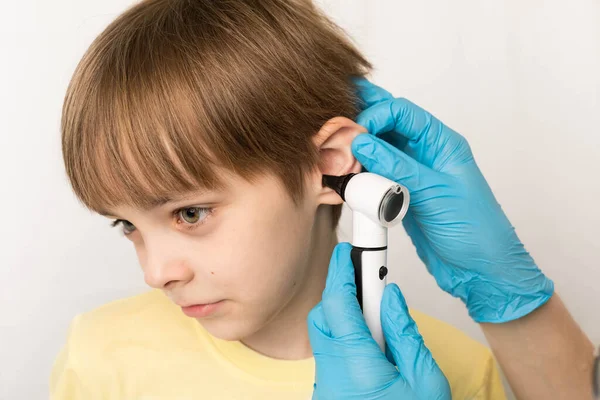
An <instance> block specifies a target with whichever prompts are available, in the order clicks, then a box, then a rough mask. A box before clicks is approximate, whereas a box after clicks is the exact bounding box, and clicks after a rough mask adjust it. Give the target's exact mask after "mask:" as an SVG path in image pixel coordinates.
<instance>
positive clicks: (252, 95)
mask: <svg viewBox="0 0 600 400" xmlns="http://www.w3.org/2000/svg"><path fill="white" fill-rule="evenodd" d="M370 68H371V66H370V64H369V63H368V61H366V60H365V59H364V58H363V56H362V55H361V54H360V53H359V52H358V51H357V50H356V49H355V47H354V46H353V45H352V44H351V43H350V42H349V41H348V39H347V38H346V37H345V35H344V34H343V32H342V31H341V30H340V29H339V28H338V27H337V26H336V25H335V24H333V23H332V22H331V21H330V20H329V19H328V18H327V17H325V16H324V15H323V14H322V13H321V12H320V11H319V10H318V9H317V8H316V7H314V6H313V5H312V3H311V2H309V1H306V0H212V1H211V0H146V1H142V2H140V3H138V4H136V5H134V6H132V7H131V8H130V9H128V10H127V11H125V12H124V13H123V14H121V15H120V16H119V17H118V18H117V19H116V20H115V21H113V22H112V23H111V24H110V25H109V26H108V27H107V28H106V29H105V30H104V31H103V32H102V33H101V34H100V35H99V36H98V37H97V38H96V39H95V41H94V42H93V43H92V45H91V46H90V48H89V49H88V50H87V52H86V54H85V55H84V57H83V59H82V60H81V61H80V63H79V65H78V66H77V68H76V70H75V73H74V76H73V78H72V80H71V83H70V85H69V88H68V91H67V94H66V98H65V102H64V107H63V115H62V127H61V128H62V149H63V156H64V163H65V167H66V171H67V175H68V177H69V180H70V182H71V185H72V187H73V190H74V192H75V194H76V195H77V197H78V198H79V199H80V200H81V201H82V202H83V203H84V205H85V206H87V207H88V208H90V209H91V210H94V211H101V210H103V209H105V208H107V207H112V206H117V205H120V204H128V205H134V206H136V207H140V208H151V207H152V206H154V205H156V204H159V203H160V202H161V201H164V199H165V198H167V197H172V196H174V195H176V194H180V193H184V192H188V191H192V190H198V189H199V188H208V189H214V188H219V187H221V186H222V182H221V181H220V180H219V177H218V176H217V174H216V173H215V171H216V168H217V167H224V168H226V169H228V170H230V171H233V172H234V173H236V174H239V175H240V176H242V177H244V178H246V179H248V180H250V181H251V180H252V177H254V176H256V175H257V174H260V173H261V172H272V173H274V174H276V175H277V176H278V177H279V178H280V179H281V180H282V182H283V183H284V184H285V186H286V188H287V190H288V192H289V193H290V195H291V196H292V198H293V199H294V201H296V202H297V201H298V200H299V199H300V198H301V197H302V195H303V189H304V188H303V182H304V176H305V174H306V173H307V172H308V171H310V170H312V169H313V168H314V167H315V166H316V165H317V163H318V151H317V149H316V148H315V146H314V145H313V143H312V141H311V137H312V136H313V135H314V134H316V133H317V132H318V130H319V128H320V127H321V126H322V125H323V124H324V123H325V122H326V121H327V120H329V119H330V118H332V117H335V116H345V117H348V118H354V117H355V116H356V114H357V111H358V107H359V103H358V101H359V100H358V99H357V96H356V94H355V89H354V86H353V84H352V78H353V77H357V76H363V75H365V74H366V73H368V72H369V70H370ZM340 210H341V206H336V207H334V209H333V213H334V221H335V224H337V221H338V219H339V215H340Z"/></svg>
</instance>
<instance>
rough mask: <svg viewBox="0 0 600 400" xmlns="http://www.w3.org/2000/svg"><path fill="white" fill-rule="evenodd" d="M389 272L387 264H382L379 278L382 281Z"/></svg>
mask: <svg viewBox="0 0 600 400" xmlns="http://www.w3.org/2000/svg"><path fill="white" fill-rule="evenodd" d="M387 273H388V269H387V268H386V267H385V266H381V268H379V280H380V281H382V280H383V278H385V277H386V275H387Z"/></svg>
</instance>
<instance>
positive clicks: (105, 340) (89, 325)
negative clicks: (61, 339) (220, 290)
mask: <svg viewBox="0 0 600 400" xmlns="http://www.w3.org/2000/svg"><path fill="white" fill-rule="evenodd" d="M192 323H193V322H192V320H191V319H189V318H187V317H185V315H183V313H182V312H181V310H179V309H178V308H177V306H175V305H174V304H173V303H172V302H171V301H170V300H169V299H168V298H167V297H166V296H165V294H164V293H162V292H161V291H158V290H152V291H148V292H145V293H143V294H140V295H137V296H132V297H128V298H124V299H119V300H115V301H112V302H110V303H107V304H104V305H102V306H100V307H98V308H96V309H94V310H91V311H89V312H85V313H82V314H80V315H78V316H77V317H75V319H74V320H73V322H72V324H71V332H70V337H69V340H72V341H74V342H75V343H77V344H78V345H79V347H82V348H88V349H95V351H96V352H98V353H99V354H105V353H106V352H107V351H109V350H110V348H111V347H112V348H114V346H118V345H125V344H126V345H128V346H132V345H134V346H135V345H136V344H138V345H140V346H145V347H154V346H160V347H162V348H164V347H165V346H167V347H168V345H169V344H170V343H175V344H178V345H180V344H182V340H184V339H192V338H193V337H195V335H196V334H197V332H196V331H195V329H194V327H193V326H192ZM184 342H185V341H184ZM86 353H89V350H88V351H87V352H86Z"/></svg>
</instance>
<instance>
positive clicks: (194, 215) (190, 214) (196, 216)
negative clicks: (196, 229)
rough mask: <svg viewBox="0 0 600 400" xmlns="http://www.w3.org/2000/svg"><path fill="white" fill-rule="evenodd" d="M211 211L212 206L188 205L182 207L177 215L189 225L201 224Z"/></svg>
mask: <svg viewBox="0 0 600 400" xmlns="http://www.w3.org/2000/svg"><path fill="white" fill-rule="evenodd" d="M211 212H212V209H211V208H202V207H186V208H182V209H180V210H179V211H178V212H177V216H178V217H179V218H180V219H181V220H182V221H183V222H184V223H186V224H188V225H200V224H203V223H204V220H205V219H206V217H207V216H208V215H209V214H210V213H211Z"/></svg>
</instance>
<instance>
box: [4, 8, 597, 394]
mask: <svg viewBox="0 0 600 400" xmlns="http://www.w3.org/2000/svg"><path fill="white" fill-rule="evenodd" d="M199 1H200V0H199ZM321 3H322V4H323V5H324V7H325V8H326V10H327V11H328V12H330V13H331V15H332V16H333V18H334V19H335V20H336V21H337V22H339V23H340V24H341V25H342V26H343V27H344V28H346V29H347V31H348V32H349V33H350V34H351V35H352V36H353V37H354V39H355V41H356V42H357V43H358V45H359V46H360V48H361V49H362V50H363V51H364V52H365V54H366V55H367V56H368V58H370V60H371V61H372V62H373V63H374V65H375V67H376V71H375V73H374V75H373V80H374V81H375V82H376V83H378V84H380V85H382V86H384V87H386V88H387V89H388V90H390V91H392V92H393V93H394V94H395V95H397V96H403V97H407V98H410V99H411V100H413V101H415V102H416V103H418V104H420V105H422V106H423V107H425V108H427V109H429V110H431V111H432V112H433V113H434V114H435V115H437V116H438V117H439V118H441V119H442V120H443V121H445V122H446V123H447V124H448V125H450V126H451V127H453V128H454V129H456V130H458V131H459V132H461V133H462V134H463V135H464V136H466V137H467V138H468V140H469V141H470V143H471V145H472V148H473V150H474V153H475V156H476V159H477V161H478V163H479V165H480V167H481V169H482V170H483V172H484V174H485V176H486V177H487V179H488V181H489V182H490V184H491V186H492V188H493V189H494V191H495V193H496V196H497V197H498V199H499V201H500V203H501V204H502V205H503V207H504V209H505V210H506V212H507V213H508V215H509V218H510V219H511V221H512V222H513V224H514V225H515V226H516V228H517V232H518V233H519V235H520V237H521V238H522V240H523V241H524V242H525V244H526V246H527V248H528V249H529V251H530V252H531V253H532V254H533V256H534V257H535V259H536V260H537V262H538V264H539V265H540V267H541V268H542V269H543V270H544V271H545V272H546V273H547V274H548V275H549V276H551V277H552V278H553V279H554V280H555V282H556V287H557V290H558V292H559V293H560V294H561V296H562V297H563V299H564V300H565V302H566V304H567V306H568V307H569V309H570V310H571V312H572V313H573V315H574V316H575V318H576V319H577V321H578V322H579V323H580V324H581V326H582V327H583V329H584V330H585V331H586V332H587V333H588V335H589V336H590V337H591V339H592V340H593V341H595V342H597V343H598V342H600V317H599V316H598V315H599V313H598V310H599V306H600V294H599V289H598V288H599V287H600V245H599V244H598V239H599V236H598V228H599V227H600V208H599V206H598V204H599V196H600V179H599V177H598V175H599V173H600V167H599V166H598V165H597V163H598V160H599V159H600V78H599V72H598V71H600V4H599V3H598V2H597V1H594V0H578V1H575V2H564V1H558V0H553V1H550V0H548V1H541V0H535V1H528V2H522V1H517V0H511V1H491V0H485V1H475V0H471V1H467V0H457V1H453V2H448V1H443V0H425V1H405V0H402V1H399V0H375V1H373V0H372V1H368V2H367V1H366V0H364V1H359V0H355V1H342V0H322V1H321ZM130 4H131V1H129V0H102V1H99V0H55V1H53V2H42V1H41V0H40V1H19V2H16V1H12V2H9V1H5V0H3V1H2V12H1V13H0V124H1V125H0V133H1V135H0V177H1V180H0V182H1V186H0V191H1V196H0V204H1V206H2V224H1V225H0V238H1V241H0V248H1V251H0V399H2V400H21V399H23V400H32V399H44V398H47V379H48V374H49V371H50V367H51V365H52V362H53V360H54V357H55V356H56V354H57V352H58V350H59V348H60V346H62V344H63V342H64V339H65V333H66V329H67V326H68V324H69V322H70V320H71V319H72V317H73V316H74V315H75V314H76V313H80V312H84V311H87V310H90V309H93V308H94V307H96V306H98V305H100V304H102V303H104V302H107V301H110V300H113V299H116V298H119V297H123V296H128V295H132V294H135V293H139V292H140V291H142V290H145V287H144V284H143V279H142V275H141V273H140V271H139V269H138V267H137V260H136V258H135V254H134V251H133V248H132V246H131V245H130V243H129V242H128V241H127V240H125V239H123V238H122V237H120V236H119V234H118V233H117V232H115V231H114V230H111V229H110V228H109V227H108V221H107V220H106V219H104V218H102V217H99V216H96V215H92V214H90V213H89V212H87V211H86V210H84V209H83V208H82V207H81V206H80V205H79V204H78V202H77V201H76V200H75V198H74V196H73V195H72V194H71V192H70V189H69V186H68V184H67V181H66V178H65V175H64V171H63V166H62V161H61V154H60V140H59V138H60V135H59V120H60V110H61V106H62V100H63V95H64V92H65V90H66V87H67V84H68V82H69V79H70V77H71V74H72V72H73V70H74V68H75V66H76V63H77V62H78V60H79V59H80V57H81V56H82V55H83V52H84V51H85V49H86V48H87V46H88V45H89V44H90V42H91V41H92V39H93V38H94V37H95V36H96V35H97V34H98V33H100V31H101V30H102V29H103V28H104V27H105V26H106V25H107V24H108V23H109V22H110V21H111V20H112V19H113V18H114V17H116V16H117V15H118V13H120V12H121V11H123V10H124V9H125V8H126V7H127V6H128V5H130ZM349 232H351V229H350V219H349V215H348V214H345V215H344V219H343V222H342V227H341V237H342V239H346V240H347V239H349V236H348V233H349ZM391 243H392V244H393V246H392V247H391V257H390V262H389V263H390V265H391V278H392V280H394V281H396V282H397V283H398V284H400V286H401V288H402V289H403V291H404V293H405V295H406V297H407V300H408V302H409V303H410V305H411V306H412V307H414V308H417V309H421V310H422V311H425V312H427V313H429V314H431V315H433V316H436V317H438V318H440V319H442V320H445V321H448V322H450V323H452V324H453V325H455V326H457V327H459V328H461V329H463V330H464V331H465V332H467V333H468V334H469V335H470V336H472V337H474V338H475V339H477V340H480V341H484V338H483V336H482V334H481V332H480V331H479V328H478V327H477V326H476V325H475V324H474V323H473V322H471V321H470V319H469V317H468V315H467V313H466V311H465V309H464V307H463V306H462V304H461V303H460V302H459V301H457V300H455V299H453V298H451V297H449V296H448V295H446V294H445V293H443V292H441V291H440V290H439V289H438V288H437V287H436V285H435V282H434V280H433V279H432V278H431V277H430V276H429V275H428V274H427V272H426V270H425V268H424V267H423V266H422V265H421V264H420V262H419V260H418V258H417V257H416V255H415V252H414V250H413V248H412V246H411V244H410V241H409V240H408V238H407V237H406V235H405V234H404V232H403V231H402V229H401V228H399V229H395V230H392V231H391Z"/></svg>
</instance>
